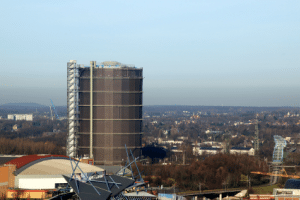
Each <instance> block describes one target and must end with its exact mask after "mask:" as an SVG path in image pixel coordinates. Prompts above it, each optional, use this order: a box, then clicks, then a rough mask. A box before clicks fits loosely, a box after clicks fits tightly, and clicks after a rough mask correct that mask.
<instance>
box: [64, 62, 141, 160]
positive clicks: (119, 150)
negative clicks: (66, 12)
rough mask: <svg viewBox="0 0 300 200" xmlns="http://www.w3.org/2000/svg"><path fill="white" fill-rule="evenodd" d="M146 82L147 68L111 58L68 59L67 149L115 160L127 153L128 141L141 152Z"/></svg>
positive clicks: (125, 156) (71, 154)
mask: <svg viewBox="0 0 300 200" xmlns="http://www.w3.org/2000/svg"><path fill="white" fill-rule="evenodd" d="M142 85H143V69H142V68H136V67H135V66H131V65H125V64H121V63H119V62H112V61H108V62H102V63H99V64H96V62H95V61H91V62H90V66H88V67H85V66H83V65H77V63H76V61H74V60H71V61H70V62H68V118H69V134H68V141H67V154H68V155H69V156H73V157H74V156H76V155H78V156H88V157H90V158H94V162H95V164H99V165H102V164H104V165H116V164H120V163H121V162H122V161H123V160H124V161H125V159H126V158H127V155H126V151H125V145H126V146H127V149H128V150H131V151H132V152H133V154H134V155H135V156H139V155H140V149H141V139H142V138H141V137H142ZM77 139H78V140H77Z"/></svg>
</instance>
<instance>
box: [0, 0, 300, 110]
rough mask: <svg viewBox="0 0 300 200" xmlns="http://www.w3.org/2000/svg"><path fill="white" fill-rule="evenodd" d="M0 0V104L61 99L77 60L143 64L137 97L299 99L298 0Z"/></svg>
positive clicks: (147, 100)
mask: <svg viewBox="0 0 300 200" xmlns="http://www.w3.org/2000/svg"><path fill="white" fill-rule="evenodd" d="M1 4H2V5H1V7H0V16H1V17H0V22H1V31H0V41H1V42H0V44H1V48H0V68H1V74H0V105H1V104H5V103H18V102H34V103H40V104H43V105H50V99H52V100H53V101H54V103H55V105H66V103H67V101H66V95H67V93H66V89H67V80H66V78H67V62H68V61H69V60H71V59H74V60H77V63H79V64H85V65H89V61H91V60H96V61H99V62H101V61H118V62H121V63H124V64H134V65H135V66H136V67H143V74H144V77H145V78H144V84H143V92H144V94H143V104H144V105H174V104H176V105H213V106H221V105H224V106H293V107H294V106H296V107H299V101H300V96H299V95H298V91H299V89H300V88H299V86H300V81H299V78H298V74H299V72H300V69H299V63H300V58H299V53H300V48H299V42H300V38H299V35H300V27H299V20H300V15H299V8H300V2H299V1H89V2H88V3H87V2H84V1H58V0H56V1H3V2H1Z"/></svg>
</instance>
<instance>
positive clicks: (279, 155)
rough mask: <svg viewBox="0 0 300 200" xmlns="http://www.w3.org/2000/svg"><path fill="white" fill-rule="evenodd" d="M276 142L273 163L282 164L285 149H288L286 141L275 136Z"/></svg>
mask: <svg viewBox="0 0 300 200" xmlns="http://www.w3.org/2000/svg"><path fill="white" fill-rule="evenodd" d="M274 141H275V147H274V151H273V163H281V162H282V160H283V149H284V147H286V140H285V139H284V138H283V137H281V136H279V135H274Z"/></svg>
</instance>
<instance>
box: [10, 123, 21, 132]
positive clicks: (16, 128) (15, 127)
mask: <svg viewBox="0 0 300 200" xmlns="http://www.w3.org/2000/svg"><path fill="white" fill-rule="evenodd" d="M19 128H21V125H18V124H15V125H13V127H12V129H13V131H17V130H18V129H19Z"/></svg>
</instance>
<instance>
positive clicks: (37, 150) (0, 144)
mask: <svg viewBox="0 0 300 200" xmlns="http://www.w3.org/2000/svg"><path fill="white" fill-rule="evenodd" d="M0 154H10V155H17V154H21V155H23V154H24V155H30V154H65V152H64V150H63V149H62V148H61V147H59V146H56V145H55V144H54V143H53V142H34V141H32V140H29V139H23V138H16V139H8V138H4V137H2V138H0Z"/></svg>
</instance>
